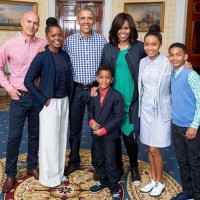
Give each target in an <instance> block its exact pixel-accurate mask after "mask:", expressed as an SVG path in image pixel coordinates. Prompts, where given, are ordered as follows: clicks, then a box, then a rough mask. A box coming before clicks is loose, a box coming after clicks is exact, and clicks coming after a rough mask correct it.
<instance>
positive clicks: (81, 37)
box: [77, 31, 96, 39]
mask: <svg viewBox="0 0 200 200" xmlns="http://www.w3.org/2000/svg"><path fill="white" fill-rule="evenodd" d="M95 34H96V33H95V32H94V31H92V34H91V35H90V36H88V37H84V36H83V35H81V33H80V32H78V33H77V37H78V38H79V39H87V38H91V37H93V36H94V35H95Z"/></svg>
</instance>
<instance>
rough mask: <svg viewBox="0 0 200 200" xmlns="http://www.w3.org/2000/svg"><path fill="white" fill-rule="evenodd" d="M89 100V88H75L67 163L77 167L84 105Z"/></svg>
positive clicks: (71, 109)
mask: <svg viewBox="0 0 200 200" xmlns="http://www.w3.org/2000/svg"><path fill="white" fill-rule="evenodd" d="M89 101H90V90H84V89H81V88H79V87H76V88H75V93H74V97H73V99H72V103H71V106H70V136H69V144H70V149H71V152H70V156H69V158H70V161H69V163H68V164H69V165H73V166H75V167H78V166H79V165H80V155H79V150H80V141H81V131H82V125H83V117H84V113H85V107H86V105H88V103H89Z"/></svg>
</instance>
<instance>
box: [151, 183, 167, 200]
mask: <svg viewBox="0 0 200 200" xmlns="http://www.w3.org/2000/svg"><path fill="white" fill-rule="evenodd" d="M164 189H165V184H164V183H163V184H162V183H160V182H157V183H156V185H155V186H154V188H153V190H151V192H150V195H151V196H153V197H156V196H160V194H161V193H162V191H163V190H164Z"/></svg>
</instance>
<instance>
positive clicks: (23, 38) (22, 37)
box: [19, 32, 37, 44]
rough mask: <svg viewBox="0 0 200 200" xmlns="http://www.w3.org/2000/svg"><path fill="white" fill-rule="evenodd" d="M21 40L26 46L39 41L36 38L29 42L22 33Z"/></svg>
mask: <svg viewBox="0 0 200 200" xmlns="http://www.w3.org/2000/svg"><path fill="white" fill-rule="evenodd" d="M19 38H20V39H21V40H22V41H23V42H24V43H25V44H26V43H31V42H35V41H36V40H37V38H36V37H34V38H32V39H31V40H29V41H28V40H27V39H26V38H25V37H24V36H23V34H22V32H21V33H20V34H19Z"/></svg>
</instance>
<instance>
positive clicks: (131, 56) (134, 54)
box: [101, 40, 146, 137]
mask: <svg viewBox="0 0 200 200" xmlns="http://www.w3.org/2000/svg"><path fill="white" fill-rule="evenodd" d="M119 53H120V49H119V48H118V46H114V45H112V44H111V43H107V44H106V45H105V46H104V49H103V53H102V58H101V63H102V64H108V65H110V66H111V67H113V69H114V71H115V68H116V62H117V59H118V56H119ZM144 57H146V53H145V51H144V43H143V42H140V41H138V40H137V41H136V43H135V44H133V45H131V46H130V48H129V49H128V53H127V54H126V55H125V59H126V62H127V64H128V67H129V70H130V72H131V76H132V78H133V81H134V85H135V88H134V91H133V95H132V100H131V106H130V109H129V122H130V123H132V124H134V127H135V129H134V132H135V133H136V137H138V135H139V132H140V120H139V117H138V107H139V101H138V74H139V64H140V60H141V59H142V58H144Z"/></svg>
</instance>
